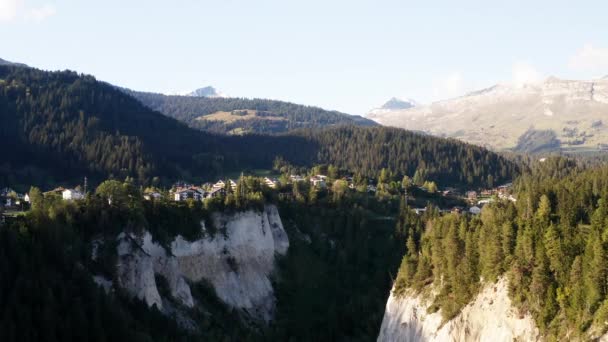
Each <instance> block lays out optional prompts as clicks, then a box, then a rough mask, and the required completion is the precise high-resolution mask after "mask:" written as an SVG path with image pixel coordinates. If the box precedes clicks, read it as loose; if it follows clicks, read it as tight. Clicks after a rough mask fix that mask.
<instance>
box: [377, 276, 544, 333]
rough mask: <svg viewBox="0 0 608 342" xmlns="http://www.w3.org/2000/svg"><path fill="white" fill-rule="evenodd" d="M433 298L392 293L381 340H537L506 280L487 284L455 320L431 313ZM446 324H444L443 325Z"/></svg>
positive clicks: (530, 320)
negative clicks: (515, 302)
mask: <svg viewBox="0 0 608 342" xmlns="http://www.w3.org/2000/svg"><path fill="white" fill-rule="evenodd" d="M431 302H432V301H431V299H430V298H425V297H424V296H422V295H414V294H411V293H410V294H407V295H405V296H403V297H400V298H397V297H395V296H394V295H393V294H392V293H391V295H390V297H389V299H388V302H387V304H386V311H385V313H384V318H383V320H382V327H381V328H380V334H379V336H378V341H391V342H393V341H408V342H409V341H492V342H501V341H536V340H538V339H539V331H538V329H537V328H536V326H535V324H534V321H533V319H532V317H531V316H529V315H520V314H519V313H518V312H517V310H516V309H515V308H514V307H513V306H512V305H511V299H510V298H509V293H508V287H507V280H506V279H505V278H501V279H499V281H498V282H496V283H494V284H488V285H486V286H485V287H484V288H483V289H482V290H481V291H480V292H479V294H478V295H477V297H476V298H475V299H474V300H473V301H472V302H471V303H469V304H468V305H467V306H466V307H464V308H463V309H462V311H461V312H460V314H458V315H457V316H456V317H454V318H453V319H451V320H449V321H447V322H445V323H443V321H442V317H441V312H435V313H428V312H427V308H428V307H429V306H430V305H431ZM442 323H443V324H442Z"/></svg>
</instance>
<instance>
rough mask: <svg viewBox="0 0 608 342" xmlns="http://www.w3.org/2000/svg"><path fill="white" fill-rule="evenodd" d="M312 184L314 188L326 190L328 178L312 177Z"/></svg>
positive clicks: (321, 176)
mask: <svg viewBox="0 0 608 342" xmlns="http://www.w3.org/2000/svg"><path fill="white" fill-rule="evenodd" d="M310 183H311V184H312V186H314V187H318V188H324V187H326V186H327V176H324V175H316V176H312V177H310Z"/></svg>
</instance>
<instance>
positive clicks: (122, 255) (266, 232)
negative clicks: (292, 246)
mask: <svg viewBox="0 0 608 342" xmlns="http://www.w3.org/2000/svg"><path fill="white" fill-rule="evenodd" d="M212 220H213V225H214V226H215V227H219V228H220V229H219V230H220V232H218V233H216V234H215V235H214V236H206V237H204V238H202V239H199V240H196V241H187V240H186V239H184V238H183V237H181V236H177V237H176V238H175V239H174V240H173V241H172V242H171V244H170V249H166V248H164V247H162V246H161V245H159V244H158V243H156V242H154V241H153V238H152V235H150V233H149V232H144V233H143V234H142V235H141V236H135V235H133V234H125V233H121V234H120V235H119V236H118V237H117V239H118V247H117V253H118V260H119V261H118V264H117V272H116V273H117V276H116V282H117V285H118V286H119V287H121V288H123V289H124V290H126V291H127V292H128V293H130V294H131V295H133V296H135V297H138V298H140V299H142V300H144V301H145V302H146V303H147V304H148V305H149V306H153V305H156V306H157V307H158V308H159V309H161V310H162V309H163V307H164V305H165V301H166V300H167V299H166V298H162V296H161V294H160V292H159V289H158V286H157V285H158V284H157V283H156V279H155V276H158V275H160V276H162V277H164V278H165V279H166V281H167V284H168V286H169V289H170V292H171V296H172V297H173V298H174V299H175V300H176V301H177V302H179V303H181V304H182V305H184V306H186V307H193V306H195V305H196V301H195V299H194V298H193V297H192V294H191V291H190V285H189V283H192V282H198V281H201V280H206V281H207V282H209V283H210V284H211V285H212V286H213V288H214V289H215V292H216V294H217V296H218V297H219V299H221V300H222V301H223V302H224V303H226V304H227V305H228V306H229V307H231V308H235V309H237V310H239V311H241V312H243V313H245V314H247V315H249V316H250V317H251V318H254V319H257V320H262V321H269V320H271V319H272V317H273V314H274V310H275V298H274V290H273V288H272V284H271V282H270V278H269V277H270V275H271V274H272V272H273V271H274V258H275V254H278V255H284V254H285V253H286V252H287V249H288V248H289V240H288V238H287V234H286V233H285V230H284V229H283V224H282V222H281V218H280V216H279V213H278V210H277V208H276V207H275V206H273V205H267V206H265V208H264V210H263V211H253V210H249V211H245V212H239V213H234V214H223V213H215V214H213V215H212ZM201 229H202V230H205V224H204V222H201Z"/></svg>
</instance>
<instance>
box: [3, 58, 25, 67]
mask: <svg viewBox="0 0 608 342" xmlns="http://www.w3.org/2000/svg"><path fill="white" fill-rule="evenodd" d="M0 65H11V66H21V67H26V66H27V65H25V64H23V63H13V62H9V61H7V60H5V59H2V58H0Z"/></svg>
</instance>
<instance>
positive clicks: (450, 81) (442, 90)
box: [433, 71, 464, 99]
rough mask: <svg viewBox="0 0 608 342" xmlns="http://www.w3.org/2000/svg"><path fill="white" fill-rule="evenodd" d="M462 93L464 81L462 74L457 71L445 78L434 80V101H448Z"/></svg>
mask: <svg viewBox="0 0 608 342" xmlns="http://www.w3.org/2000/svg"><path fill="white" fill-rule="evenodd" d="M463 93H464V81H463V78H462V74H461V73H460V72H458V71H456V72H452V73H451V74H449V75H448V76H446V77H443V78H441V79H438V80H435V82H434V87H433V96H434V97H435V99H449V98H453V97H457V96H460V95H462V94H463Z"/></svg>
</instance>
